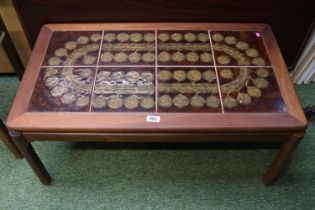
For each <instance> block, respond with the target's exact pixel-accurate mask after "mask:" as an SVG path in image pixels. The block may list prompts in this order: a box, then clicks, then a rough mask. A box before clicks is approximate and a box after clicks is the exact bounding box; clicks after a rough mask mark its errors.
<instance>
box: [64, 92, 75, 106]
mask: <svg viewBox="0 0 315 210" xmlns="http://www.w3.org/2000/svg"><path fill="white" fill-rule="evenodd" d="M76 99H77V97H76V96H75V95H74V94H73V93H65V94H63V96H62V97H61V102H62V103H63V104H72V103H73V102H75V100H76Z"/></svg>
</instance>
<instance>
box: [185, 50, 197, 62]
mask: <svg viewBox="0 0 315 210" xmlns="http://www.w3.org/2000/svg"><path fill="white" fill-rule="evenodd" d="M186 59H187V61H189V62H197V61H198V60H199V55H198V54H197V53H195V52H189V53H187V55H186Z"/></svg>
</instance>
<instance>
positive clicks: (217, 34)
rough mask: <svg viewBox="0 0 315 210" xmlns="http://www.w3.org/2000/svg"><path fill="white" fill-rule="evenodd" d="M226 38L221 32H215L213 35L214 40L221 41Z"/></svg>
mask: <svg viewBox="0 0 315 210" xmlns="http://www.w3.org/2000/svg"><path fill="white" fill-rule="evenodd" d="M223 39H224V36H223V35H222V34H219V33H215V34H213V35H212V40H213V41H215V42H221V41H222V40H223Z"/></svg>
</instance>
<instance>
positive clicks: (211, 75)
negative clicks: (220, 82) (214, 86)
mask: <svg viewBox="0 0 315 210" xmlns="http://www.w3.org/2000/svg"><path fill="white" fill-rule="evenodd" d="M202 78H203V79H204V80H206V81H208V82H212V81H214V80H215V79H216V75H215V73H214V72H213V71H211V70H208V71H204V72H203V73H202Z"/></svg>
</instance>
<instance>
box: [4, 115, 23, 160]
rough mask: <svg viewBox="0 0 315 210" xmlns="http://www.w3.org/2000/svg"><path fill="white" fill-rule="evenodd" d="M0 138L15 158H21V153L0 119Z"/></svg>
mask: <svg viewBox="0 0 315 210" xmlns="http://www.w3.org/2000/svg"><path fill="white" fill-rule="evenodd" d="M0 138H1V139H2V141H3V143H4V144H5V145H6V146H7V147H8V148H9V150H10V151H11V152H12V154H13V155H14V156H15V157H16V158H18V159H20V158H23V155H22V154H21V152H20V151H19V149H18V148H17V146H16V145H15V144H14V142H13V140H12V139H11V137H10V135H9V132H8V130H7V128H6V126H5V125H4V123H3V122H2V120H1V119H0Z"/></svg>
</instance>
